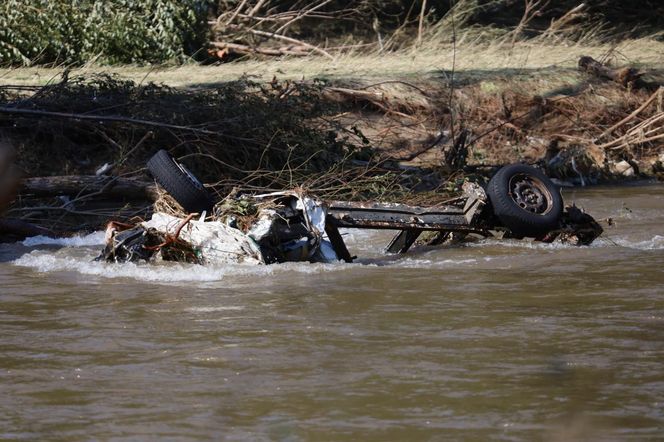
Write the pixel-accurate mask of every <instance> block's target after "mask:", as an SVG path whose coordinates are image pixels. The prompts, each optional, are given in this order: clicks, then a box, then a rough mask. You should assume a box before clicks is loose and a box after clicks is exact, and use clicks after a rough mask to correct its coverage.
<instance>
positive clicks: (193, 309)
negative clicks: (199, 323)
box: [184, 305, 244, 313]
mask: <svg viewBox="0 0 664 442" xmlns="http://www.w3.org/2000/svg"><path fill="white" fill-rule="evenodd" d="M184 310H185V311H186V312H191V313H214V312H224V311H241V310H244V307H243V306H241V305H222V306H215V307H190V308H186V309H184Z"/></svg>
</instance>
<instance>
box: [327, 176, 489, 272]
mask: <svg viewBox="0 0 664 442" xmlns="http://www.w3.org/2000/svg"><path fill="white" fill-rule="evenodd" d="M463 190H464V196H463V197H460V198H456V199H454V200H450V201H448V202H447V204H445V205H442V206H439V207H419V206H408V205H405V204H396V203H376V202H348V201H330V202H328V204H327V206H328V207H327V213H328V218H327V224H326V225H328V226H329V228H326V230H327V234H328V237H329V238H330V240H331V242H332V245H333V247H334V248H335V251H336V252H337V254H338V255H339V256H340V257H341V258H342V259H344V260H345V261H351V260H352V257H351V256H350V253H348V249H347V248H346V246H345V244H344V242H343V239H342V238H341V235H340V234H339V233H338V232H339V231H338V229H339V228H347V229H348V228H354V229H390V230H399V231H400V232H399V233H397V235H396V236H395V237H394V239H392V241H391V242H390V244H389V245H388V246H387V248H386V250H387V251H388V252H391V253H405V252H406V251H408V249H409V248H410V247H411V246H412V245H413V244H414V243H415V241H416V240H417V238H418V237H419V235H420V234H421V233H422V232H423V231H439V232H460V233H478V234H481V235H487V234H488V226H487V225H486V223H484V222H482V220H481V217H480V216H479V215H480V214H481V213H482V209H483V208H484V206H485V204H486V200H487V198H486V194H485V192H484V190H483V189H482V188H481V187H480V186H478V185H476V184H472V183H466V185H464V189H463Z"/></svg>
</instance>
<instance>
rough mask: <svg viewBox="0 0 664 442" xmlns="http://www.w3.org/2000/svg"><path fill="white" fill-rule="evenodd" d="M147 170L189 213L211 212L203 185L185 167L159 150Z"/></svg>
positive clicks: (151, 159) (210, 205) (210, 204)
mask: <svg viewBox="0 0 664 442" xmlns="http://www.w3.org/2000/svg"><path fill="white" fill-rule="evenodd" d="M147 168H148V170H149V171H150V173H151V174H152V176H153V177H154V178H155V180H157V183H159V185H160V186H161V187H163V188H164V189H165V190H166V192H168V193H169V194H170V195H171V196H172V197H173V198H174V199H175V201H177V202H178V203H179V204H180V205H181V206H182V208H183V209H184V210H186V211H187V212H189V213H195V212H198V213H201V212H203V211H207V212H208V213H210V211H211V210H212V206H213V204H212V198H211V196H210V194H209V193H208V191H207V189H205V187H204V186H203V184H202V183H201V182H200V181H199V180H198V179H197V178H196V177H195V176H194V174H192V173H191V172H190V171H189V170H187V168H186V167H184V166H183V165H182V164H180V163H178V162H177V161H175V159H174V158H173V157H172V156H171V154H169V153H168V152H167V151H165V150H160V151H159V152H157V153H156V154H154V156H153V157H152V158H150V160H149V161H148V164H147Z"/></svg>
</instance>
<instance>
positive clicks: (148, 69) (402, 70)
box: [0, 39, 664, 87]
mask: <svg viewBox="0 0 664 442" xmlns="http://www.w3.org/2000/svg"><path fill="white" fill-rule="evenodd" d="M581 55H589V56H592V57H593V58H596V59H598V60H607V61H610V62H612V63H614V64H616V65H626V64H629V65H634V66H643V67H647V68H649V69H664V42H658V41H656V40H652V39H640V40H625V41H623V42H621V43H619V44H606V43H596V44H583V45H582V44H574V43H569V44H550V43H549V44H546V43H533V42H528V41H526V42H518V43H516V44H515V45H507V44H463V43H461V44H460V45H459V46H458V47H457V48H456V50H454V49H453V48H452V46H450V45H434V44H432V43H431V42H430V43H428V44H426V45H423V46H422V47H421V48H419V49H417V50H402V51H398V52H394V53H382V54H381V53H372V54H360V53H349V54H342V55H339V56H338V57H337V58H336V59H335V60H329V59H327V58H324V57H304V58H281V59H274V58H270V59H266V60H247V61H237V62H233V63H227V64H223V65H219V66H199V65H184V66H177V67H164V66H142V67H139V66H113V67H110V66H99V65H94V64H92V65H88V66H83V67H81V68H77V69H73V70H72V71H71V75H82V76H90V75H91V74H96V73H110V74H114V75H118V76H120V77H122V78H126V79H130V80H132V81H135V82H137V83H147V82H155V83H164V84H167V85H169V86H173V87H206V86H213V85H214V84H216V83H221V82H226V81H232V80H236V79H238V78H239V77H241V76H243V75H246V76H249V77H250V78H251V79H254V80H257V81H261V80H271V79H272V78H273V77H277V78H279V79H281V80H285V79H295V80H300V79H305V80H309V79H313V78H324V79H329V80H347V79H362V80H365V81H381V80H385V79H395V78H399V79H410V80H427V79H429V80H446V79H449V76H450V73H451V72H452V69H453V68H454V71H455V78H456V79H457V80H459V81H461V82H463V81H469V80H470V81H474V80H477V79H486V80H489V81H490V80H491V79H492V78H499V77H517V79H519V78H522V79H532V77H533V76H534V75H537V77H538V81H540V82H541V81H548V82H552V83H560V82H561V80H562V82H565V81H569V80H570V79H574V78H575V77H576V75H577V74H576V69H575V68H576V63H577V60H578V59H579V57H580V56H581ZM63 70H64V69H63V68H41V67H31V68H15V69H0V85H7V84H12V85H43V84H46V83H48V82H49V81H53V80H54V79H57V78H58V77H59V75H60V74H61V73H62V71H63ZM547 72H549V73H547ZM561 72H562V73H563V75H562V76H561Z"/></svg>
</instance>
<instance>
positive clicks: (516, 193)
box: [487, 164, 563, 238]
mask: <svg viewBox="0 0 664 442" xmlns="http://www.w3.org/2000/svg"><path fill="white" fill-rule="evenodd" d="M487 196H488V197H489V201H491V205H492V207H493V211H494V213H495V214H496V216H497V217H498V219H499V220H500V221H501V222H502V223H503V225H504V226H505V227H507V228H508V229H509V230H510V231H511V232H512V234H513V235H514V236H516V237H524V236H528V237H534V238H537V237H540V236H542V235H545V234H546V233H548V232H550V231H551V230H555V229H557V228H558V227H559V226H560V219H561V217H562V213H563V199H562V196H561V195H560V190H559V189H558V188H557V187H556V185H555V184H553V183H552V182H551V180H550V179H549V178H547V176H546V175H544V174H543V173H542V172H541V171H539V170H538V169H535V168H534V167H531V166H527V165H525V164H512V165H509V166H505V167H503V168H501V169H500V170H499V171H498V172H497V173H496V174H495V175H494V176H493V178H491V180H490V181H489V185H488V186H487Z"/></svg>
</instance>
